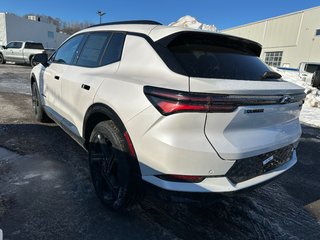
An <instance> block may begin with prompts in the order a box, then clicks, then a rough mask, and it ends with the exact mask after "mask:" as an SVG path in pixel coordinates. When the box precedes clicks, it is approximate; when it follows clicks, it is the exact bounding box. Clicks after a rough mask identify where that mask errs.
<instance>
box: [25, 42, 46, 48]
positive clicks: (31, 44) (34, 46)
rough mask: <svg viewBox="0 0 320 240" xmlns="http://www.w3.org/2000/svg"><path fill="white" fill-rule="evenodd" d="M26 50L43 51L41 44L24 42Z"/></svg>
mask: <svg viewBox="0 0 320 240" xmlns="http://www.w3.org/2000/svg"><path fill="white" fill-rule="evenodd" d="M24 48H26V49H44V47H43V45H42V43H31V42H26V45H25V47H24Z"/></svg>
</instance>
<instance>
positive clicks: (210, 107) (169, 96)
mask: <svg viewBox="0 0 320 240" xmlns="http://www.w3.org/2000/svg"><path fill="white" fill-rule="evenodd" d="M144 93H145V95H146V97H147V98H148V99H149V101H150V102H151V103H152V104H153V105H154V106H155V107H156V108H157V109H158V111H159V112H160V113H161V114H162V115H165V116H167V115H170V114H174V113H179V112H220V113H228V112H233V111H234V110H236V109H237V108H238V107H239V106H254V105H270V104H286V103H293V102H302V101H303V100H304V98H305V93H304V92H302V93H301V94H291V95H270V96H260V95H228V94H211V93H193V92H184V91H175V90H170V89H164V88H157V87H150V86H145V87H144Z"/></svg>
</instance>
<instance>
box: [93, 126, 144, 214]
mask: <svg viewBox="0 0 320 240" xmlns="http://www.w3.org/2000/svg"><path fill="white" fill-rule="evenodd" d="M132 158H133V157H132V156H131V155H130V154H129V148H128V145H127V142H126V140H125V138H124V134H122V133H121V131H120V130H119V128H118V127H117V126H116V125H115V124H114V122H113V121H111V120H108V121H103V122H100V123H98V124H97V125H96V127H95V128H94V129H93V131H92V133H91V137H90V142H89V167H90V173H91V179H92V183H93V186H94V188H95V191H96V194H97V196H98V198H99V199H100V201H101V202H102V203H103V204H104V205H106V206H108V207H110V208H111V209H113V210H123V209H125V208H127V207H128V206H130V205H132V204H134V203H135V202H136V200H137V195H138V187H137V186H138V182H139V179H141V177H138V175H137V174H136V171H135V166H134V163H135V159H132Z"/></svg>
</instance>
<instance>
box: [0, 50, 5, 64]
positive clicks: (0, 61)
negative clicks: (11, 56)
mask: <svg viewBox="0 0 320 240" xmlns="http://www.w3.org/2000/svg"><path fill="white" fill-rule="evenodd" d="M5 63H6V61H5V60H4V57H3V55H2V54H1V53H0V64H5Z"/></svg>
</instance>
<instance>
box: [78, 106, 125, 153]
mask: <svg viewBox="0 0 320 240" xmlns="http://www.w3.org/2000/svg"><path fill="white" fill-rule="evenodd" d="M95 114H97V115H99V114H100V115H101V116H104V117H105V118H104V120H112V121H113V122H114V123H115V124H116V126H117V127H118V128H119V130H120V131H121V132H122V133H125V132H126V131H127V130H126V128H125V126H124V124H123V122H122V120H121V119H120V117H119V116H118V114H117V113H116V112H115V111H114V110H113V109H112V108H111V107H109V106H107V105H105V104H103V103H95V104H93V105H91V106H90V107H89V108H88V110H87V112H86V115H85V117H84V121H83V127H82V135H83V138H84V139H85V140H86V142H85V146H86V147H88V143H89V139H90V134H91V132H92V130H93V127H94V126H90V125H88V124H90V123H89V122H90V120H91V119H90V118H91V117H92V116H93V115H95ZM99 120H100V119H98V120H97V123H99V122H100V121H99ZM95 125H96V124H95Z"/></svg>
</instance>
